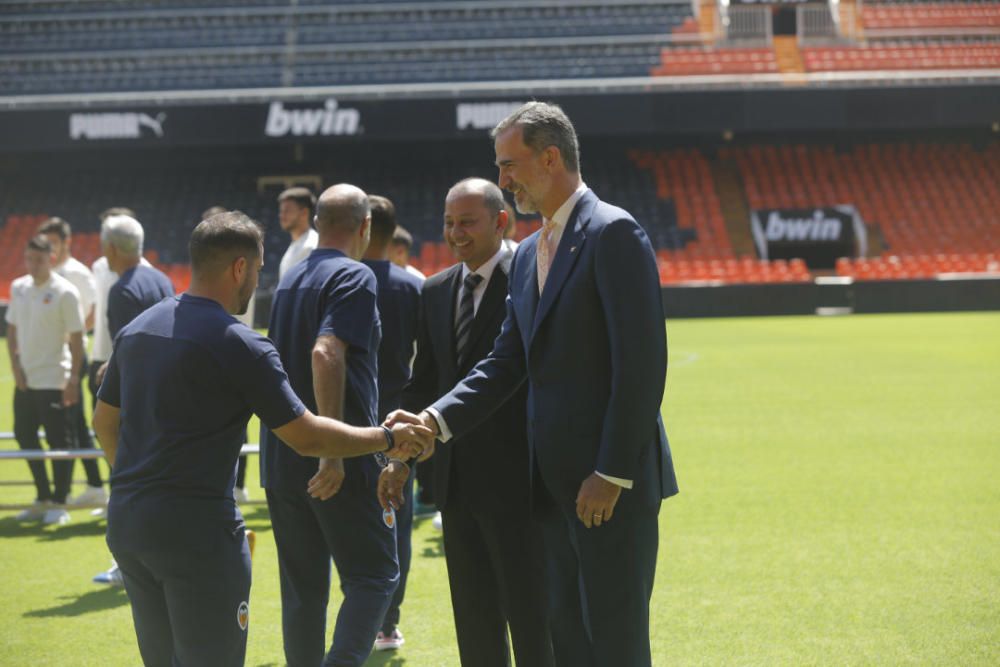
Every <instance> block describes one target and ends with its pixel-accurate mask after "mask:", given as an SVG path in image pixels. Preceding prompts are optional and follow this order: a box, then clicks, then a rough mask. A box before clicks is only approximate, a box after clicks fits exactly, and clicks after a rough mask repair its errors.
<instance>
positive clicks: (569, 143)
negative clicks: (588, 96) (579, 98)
mask: <svg viewBox="0 0 1000 667" xmlns="http://www.w3.org/2000/svg"><path fill="white" fill-rule="evenodd" d="M512 127H519V128H521V133H522V137H523V139H524V145H525V146H527V147H528V148H530V149H531V150H533V151H535V153H540V152H542V151H543V150H545V149H546V148H548V147H549V146H555V147H556V148H558V149H559V154H560V155H562V159H563V164H565V165H566V170H567V171H569V172H570V173H572V174H579V173H580V144H579V142H578V141H577V139H576V130H575V129H574V128H573V123H572V122H571V121H570V119H569V116H567V115H566V112H564V111H563V110H562V108H561V107H560V106H559V105H557V104H548V103H546V102H528V103H527V104H525V105H523V106H522V107H520V108H519V109H517V110H515V111H514V112H513V113H511V114H510V115H509V116H507V117H506V118H504V119H503V120H502V121H500V122H499V123H497V126H496V127H494V128H493V129H492V130H491V131H490V137H491V138H493V139H496V137H497V135H498V134H501V133H503V132H506V131H507V130H508V129H510V128H512Z"/></svg>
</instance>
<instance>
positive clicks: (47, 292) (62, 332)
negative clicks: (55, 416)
mask: <svg viewBox="0 0 1000 667" xmlns="http://www.w3.org/2000/svg"><path fill="white" fill-rule="evenodd" d="M7 323H8V324H13V325H14V326H15V327H17V350H18V356H19V357H20V361H21V368H23V369H24V374H25V376H26V378H27V380H28V388H29V389H58V390H62V389H63V388H64V387H65V386H66V381H67V380H68V379H69V372H70V368H71V365H72V359H71V357H70V353H69V344H68V340H69V335H70V334H71V333H77V332H82V331H83V319H82V318H81V317H80V297H79V294H78V293H77V291H76V287H74V286H73V283H71V282H70V281H68V280H66V279H65V278H63V277H62V276H60V275H59V274H58V273H56V272H55V271H53V272H52V274H51V276H50V278H49V279H48V281H46V282H45V283H43V284H41V285H36V284H35V281H34V279H33V278H32V277H31V276H30V275H27V276H21V277H20V278H18V279H17V280H15V281H14V283H13V284H12V285H11V286H10V305H9V306H8V308H7Z"/></svg>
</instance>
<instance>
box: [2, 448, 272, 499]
mask: <svg viewBox="0 0 1000 667" xmlns="http://www.w3.org/2000/svg"><path fill="white" fill-rule="evenodd" d="M13 439H14V434H13V433H10V432H6V433H3V432H0V440H13ZM240 454H242V455H250V454H253V455H259V454H260V445H258V444H246V445H243V447H242V448H241V449H240ZM103 458H104V452H103V451H102V450H100V449H10V450H0V461H67V460H70V461H75V460H76V459H103ZM2 485H3V486H15V485H17V486H21V485H23V486H33V483H32V482H31V480H30V478H26V479H25V480H24V481H23V482H21V481H6V482H4V483H3V484H2ZM240 504H250V505H262V504H264V501H263V500H251V501H249V503H240ZM28 507H31V503H30V502H27V503H0V511H6V510H22V509H27V508H28ZM52 507H53V508H62V509H66V510H83V509H94V508H97V507H102V505H95V504H86V505H53V506H52Z"/></svg>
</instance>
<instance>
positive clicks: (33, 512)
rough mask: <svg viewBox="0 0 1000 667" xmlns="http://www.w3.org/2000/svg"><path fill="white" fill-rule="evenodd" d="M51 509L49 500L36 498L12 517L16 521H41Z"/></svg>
mask: <svg viewBox="0 0 1000 667" xmlns="http://www.w3.org/2000/svg"><path fill="white" fill-rule="evenodd" d="M50 509H52V501H51V500H36V501H35V502H33V503H32V504H31V507H29V508H28V509H24V510H21V511H20V512H18V513H17V516H15V517H14V518H15V519H16V520H18V521H41V520H42V519H44V518H45V515H46V514H47V513H48V511H49V510H50Z"/></svg>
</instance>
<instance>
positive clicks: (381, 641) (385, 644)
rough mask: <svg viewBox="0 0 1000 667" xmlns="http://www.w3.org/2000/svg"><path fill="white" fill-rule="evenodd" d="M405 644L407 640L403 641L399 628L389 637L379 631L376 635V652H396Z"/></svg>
mask: <svg viewBox="0 0 1000 667" xmlns="http://www.w3.org/2000/svg"><path fill="white" fill-rule="evenodd" d="M405 643H406V640H405V639H403V633H402V632H400V631H399V628H395V629H394V630H393V631H392V632H390V633H389V634H388V635H387V634H385V633H384V632H382V631H381V630H379V633H378V634H377V635H375V650H376V651H395V650H396V649H398V648H399V647H401V646H402V645H403V644H405Z"/></svg>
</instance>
